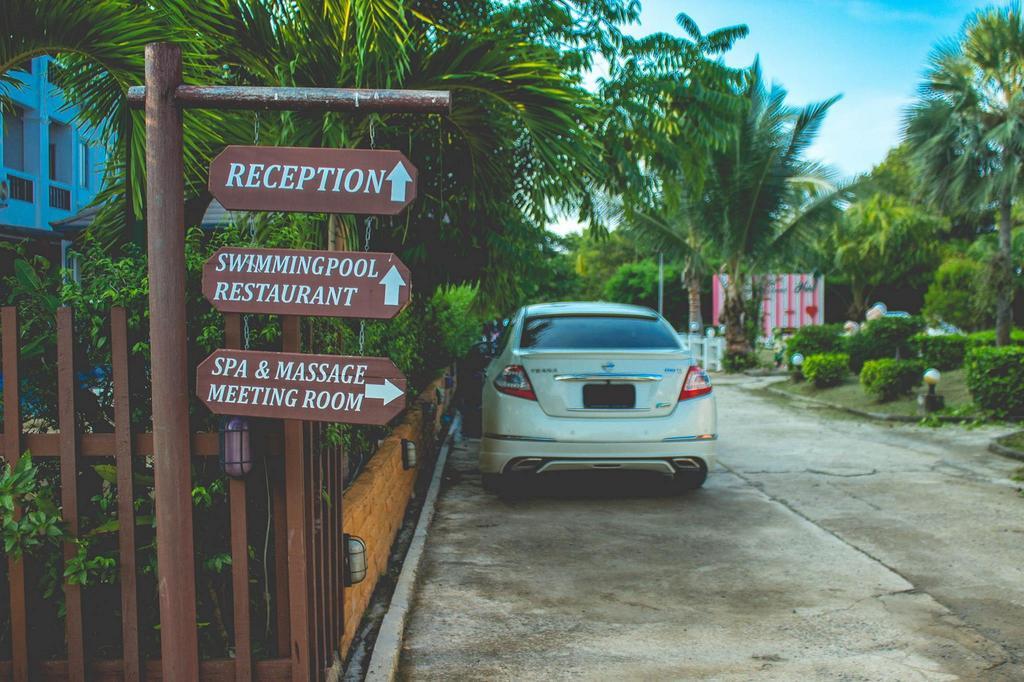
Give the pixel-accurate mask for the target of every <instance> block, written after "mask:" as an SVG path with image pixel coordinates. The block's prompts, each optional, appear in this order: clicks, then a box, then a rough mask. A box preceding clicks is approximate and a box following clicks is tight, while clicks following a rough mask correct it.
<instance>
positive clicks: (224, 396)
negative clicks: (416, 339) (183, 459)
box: [196, 350, 406, 425]
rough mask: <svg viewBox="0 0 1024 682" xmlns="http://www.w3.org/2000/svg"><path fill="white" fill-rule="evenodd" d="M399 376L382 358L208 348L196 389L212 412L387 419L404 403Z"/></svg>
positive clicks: (345, 420)
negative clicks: (209, 353) (211, 351)
mask: <svg viewBox="0 0 1024 682" xmlns="http://www.w3.org/2000/svg"><path fill="white" fill-rule="evenodd" d="M405 386H406V382H405V377H404V376H403V375H402V373H401V372H399V371H398V368H397V367H395V364H394V363H393V362H391V360H389V359H388V358H364V357H355V356H349V355H313V354H302V353H274V352H267V351H245V350H218V351H214V352H213V353H212V354H211V355H210V356H209V357H208V358H206V360H204V361H203V362H202V363H201V364H200V365H199V367H198V368H197V369H196V393H197V394H198V395H199V398H200V399H201V400H202V401H203V402H204V403H206V406H207V407H209V408H210V411H211V412H213V413H214V414H230V415H239V416H243V417H274V418H278V419H301V420H303V421H320V422H343V423H345V424H376V425H380V424H387V423H388V422H389V421H391V420H392V419H393V418H394V417H395V416H396V415H398V413H400V412H401V411H402V410H403V409H405Z"/></svg>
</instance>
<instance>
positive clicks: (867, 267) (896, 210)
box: [823, 192, 948, 320]
mask: <svg viewBox="0 0 1024 682" xmlns="http://www.w3.org/2000/svg"><path fill="white" fill-rule="evenodd" d="M947 229H948V223H947V221H946V220H945V219H944V218H942V217H941V216H937V215H935V214H933V213H931V212H929V211H927V210H925V209H923V208H921V207H919V206H916V205H914V204H912V203H910V202H908V201H906V200H905V199H901V198H899V197H897V196H895V195H893V194H888V193H883V192H879V193H876V194H873V195H871V196H869V197H867V198H865V199H862V200H860V201H857V202H856V203H854V204H853V205H852V206H850V208H849V209H847V210H846V211H845V212H844V213H843V214H842V216H841V217H840V218H839V219H838V220H836V221H835V223H834V224H833V226H832V229H831V230H830V231H829V233H828V236H827V239H826V241H825V245H824V247H823V252H824V253H826V254H831V261H832V262H831V264H830V265H831V266H832V268H833V269H834V272H837V273H838V274H840V275H841V276H842V277H843V278H844V279H845V280H846V281H847V282H848V283H849V285H850V289H851V293H852V294H853V304H852V305H851V306H850V310H849V316H850V319H854V320H858V319H861V318H862V317H863V315H864V312H865V311H866V310H867V306H868V301H869V300H870V297H871V294H872V292H873V291H874V290H875V289H876V288H877V287H879V286H880V285H882V284H885V283H889V282H909V281H910V280H911V279H912V277H913V276H915V275H916V277H917V279H918V280H923V281H918V282H916V284H917V285H921V284H923V283H924V282H927V280H926V279H924V278H925V277H927V276H928V275H930V273H931V270H932V268H934V266H935V264H936V261H937V260H938V257H939V255H938V247H939V242H938V237H939V236H940V235H941V234H942V233H943V232H944V231H946V230H947Z"/></svg>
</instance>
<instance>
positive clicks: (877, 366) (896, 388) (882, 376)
mask: <svg viewBox="0 0 1024 682" xmlns="http://www.w3.org/2000/svg"><path fill="white" fill-rule="evenodd" d="M924 370H925V367H924V363H923V362H921V361H920V360H896V359H894V358H881V359H878V360H868V361H867V362H865V363H864V367H863V369H861V371H860V383H861V386H863V387H864V390H865V392H867V394H868V395H870V396H871V397H872V398H874V399H875V400H878V401H879V402H885V401H887V400H894V399H896V398H898V397H900V396H902V395H906V394H908V393H910V392H911V391H913V390H914V388H915V387H916V386H918V385H920V383H921V375H922V374H923V373H924Z"/></svg>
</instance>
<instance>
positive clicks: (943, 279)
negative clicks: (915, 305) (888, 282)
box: [921, 258, 993, 329]
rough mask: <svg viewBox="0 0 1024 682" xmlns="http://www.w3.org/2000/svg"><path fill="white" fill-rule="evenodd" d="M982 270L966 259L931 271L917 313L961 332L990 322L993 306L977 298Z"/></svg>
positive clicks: (953, 260) (982, 267)
mask: <svg viewBox="0 0 1024 682" xmlns="http://www.w3.org/2000/svg"><path fill="white" fill-rule="evenodd" d="M984 278H985V266H984V265H983V264H982V263H980V262H978V261H975V260H971V259H969V258H952V259H950V260H947V261H946V262H944V263H943V264H942V265H940V266H939V267H938V269H936V271H935V279H934V280H932V283H931V285H930V286H929V287H928V292H927V293H926V294H925V295H924V307H923V308H922V309H921V312H922V313H923V314H924V315H925V317H927V318H928V319H930V320H933V321H942V322H948V323H949V324H954V325H956V326H957V327H960V328H961V329H977V328H978V327H980V326H982V325H984V324H985V322H986V321H988V322H989V323H991V322H992V316H993V302H992V301H991V300H990V298H988V297H984V296H981V295H980V294H981V292H980V291H979V283H980V282H982V281H983V280H984Z"/></svg>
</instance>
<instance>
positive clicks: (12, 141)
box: [4, 108, 25, 171]
mask: <svg viewBox="0 0 1024 682" xmlns="http://www.w3.org/2000/svg"><path fill="white" fill-rule="evenodd" d="M4 166H6V167H7V168H12V169H14V170H20V171H23V170H25V112H24V111H22V110H21V109H18V108H15V109H14V111H5V112H4Z"/></svg>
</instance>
